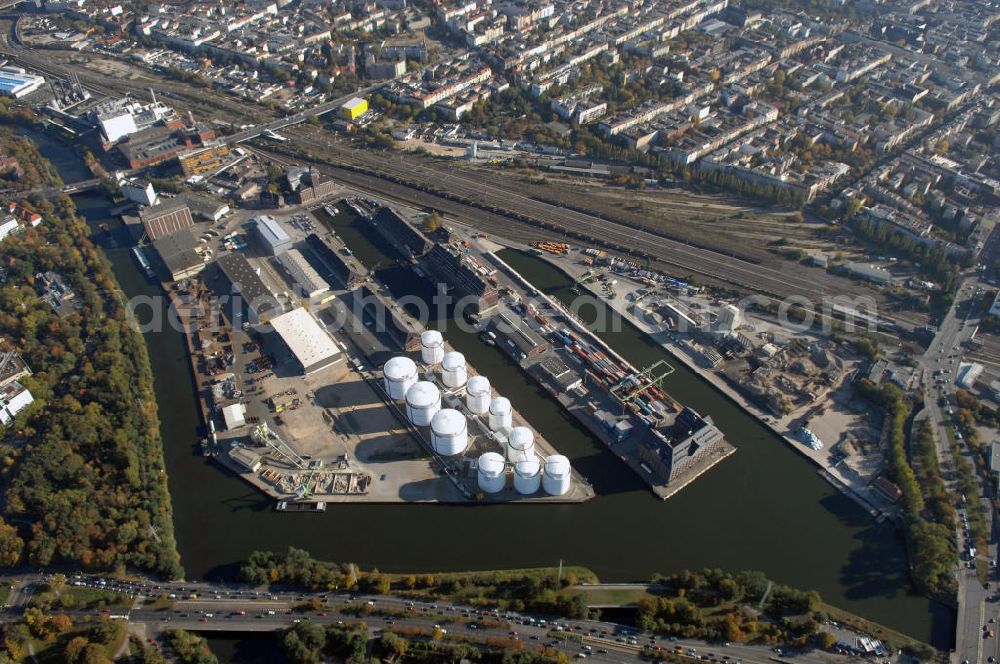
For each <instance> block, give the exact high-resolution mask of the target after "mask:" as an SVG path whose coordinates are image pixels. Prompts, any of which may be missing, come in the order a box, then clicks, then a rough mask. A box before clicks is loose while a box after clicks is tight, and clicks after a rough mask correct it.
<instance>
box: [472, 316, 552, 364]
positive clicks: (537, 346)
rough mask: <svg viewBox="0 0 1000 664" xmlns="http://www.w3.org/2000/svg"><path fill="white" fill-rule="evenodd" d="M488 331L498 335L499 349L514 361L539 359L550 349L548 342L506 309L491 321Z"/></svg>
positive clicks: (488, 324)
mask: <svg viewBox="0 0 1000 664" xmlns="http://www.w3.org/2000/svg"><path fill="white" fill-rule="evenodd" d="M486 331H487V333H491V334H494V335H496V343H497V348H500V349H502V350H503V351H504V352H505V353H507V354H508V355H510V356H512V357H513V358H514V359H529V358H532V357H537V356H539V355H541V354H542V353H544V352H545V351H546V350H548V349H549V342H548V341H546V340H545V339H544V338H542V336H541V335H540V334H538V333H537V332H535V331H534V330H533V329H531V328H530V327H528V326H527V325H526V324H525V323H524V322H523V321H522V320H521V319H519V318H518V317H517V316H515V315H513V314H512V313H511V312H510V311H508V310H506V309H504V310H503V311H500V312H498V313H497V315H496V316H494V317H493V318H491V319H490V321H489V322H488V323H487V324H486Z"/></svg>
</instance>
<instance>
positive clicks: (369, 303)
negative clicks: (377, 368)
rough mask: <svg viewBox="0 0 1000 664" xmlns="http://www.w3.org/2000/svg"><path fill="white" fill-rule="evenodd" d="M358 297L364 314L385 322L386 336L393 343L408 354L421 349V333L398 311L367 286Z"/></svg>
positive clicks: (359, 292) (357, 292)
mask: <svg viewBox="0 0 1000 664" xmlns="http://www.w3.org/2000/svg"><path fill="white" fill-rule="evenodd" d="M355 293H356V296H358V297H361V298H362V302H363V307H364V313H365V314H366V315H368V316H371V317H372V318H373V319H374V320H376V321H379V322H380V323H381V322H382V320H383V319H384V321H385V326H384V330H385V334H386V335H388V337H389V338H390V339H391V340H392V342H393V343H394V344H395V345H396V346H397V347H399V348H400V349H402V350H405V351H407V352H409V351H414V350H417V349H418V348H420V332H419V331H418V330H417V328H416V327H414V326H413V325H412V324H411V323H410V322H409V321H407V320H406V319H405V318H403V317H402V316H401V315H400V314H399V313H397V312H396V310H395V309H394V308H393V307H391V306H389V305H387V304H386V303H385V301H384V300H382V298H380V297H379V296H378V294H377V293H375V291H373V290H372V289H371V288H369V287H368V285H367V284H365V285H363V286H361V288H359V289H358V290H357V291H356V292H355ZM380 327H381V325H380Z"/></svg>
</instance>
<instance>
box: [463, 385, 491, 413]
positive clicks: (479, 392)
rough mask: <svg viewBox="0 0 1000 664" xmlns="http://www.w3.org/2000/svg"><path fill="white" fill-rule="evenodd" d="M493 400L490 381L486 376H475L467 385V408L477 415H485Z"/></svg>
mask: <svg viewBox="0 0 1000 664" xmlns="http://www.w3.org/2000/svg"><path fill="white" fill-rule="evenodd" d="M492 400H493V395H492V394H491V393H490V379H489V378H487V377H486V376H473V377H472V378H470V379H469V382H468V383H466V384H465V407H466V408H468V409H469V410H470V411H471V412H473V413H475V414H476V415H485V414H486V412H487V411H489V409H490V401H492Z"/></svg>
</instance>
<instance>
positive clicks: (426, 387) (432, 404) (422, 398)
mask: <svg viewBox="0 0 1000 664" xmlns="http://www.w3.org/2000/svg"><path fill="white" fill-rule="evenodd" d="M439 410H441V391H440V390H438V388H437V385H435V384H434V383H431V382H429V381H426V380H421V381H417V382H416V383H414V384H413V385H411V386H410V389H408V390H407V391H406V419H408V420H410V422H412V423H413V424H415V425H416V426H418V427H427V426H430V424H431V418H433V417H434V416H435V415H437V412H438V411H439Z"/></svg>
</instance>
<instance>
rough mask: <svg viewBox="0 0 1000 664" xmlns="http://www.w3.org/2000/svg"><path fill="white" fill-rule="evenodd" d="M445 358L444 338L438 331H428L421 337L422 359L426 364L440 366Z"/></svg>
mask: <svg viewBox="0 0 1000 664" xmlns="http://www.w3.org/2000/svg"><path fill="white" fill-rule="evenodd" d="M443 358H444V337H442V336H441V333H440V332H438V331H437V330H426V331H424V332H423V333H422V334H421V335H420V359H421V360H422V361H423V363H424V364H430V365H434V364H439V363H440V362H441V360H442V359H443Z"/></svg>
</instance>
